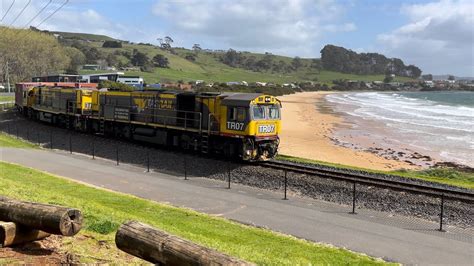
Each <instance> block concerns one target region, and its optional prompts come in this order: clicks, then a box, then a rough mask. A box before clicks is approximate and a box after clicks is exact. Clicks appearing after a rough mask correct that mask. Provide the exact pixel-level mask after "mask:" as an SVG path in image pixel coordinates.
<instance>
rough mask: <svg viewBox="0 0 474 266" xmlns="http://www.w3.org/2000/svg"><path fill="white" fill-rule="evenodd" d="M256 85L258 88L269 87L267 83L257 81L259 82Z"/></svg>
mask: <svg viewBox="0 0 474 266" xmlns="http://www.w3.org/2000/svg"><path fill="white" fill-rule="evenodd" d="M255 85H257V87H265V86H267V83H266V82H260V81H257V82H255Z"/></svg>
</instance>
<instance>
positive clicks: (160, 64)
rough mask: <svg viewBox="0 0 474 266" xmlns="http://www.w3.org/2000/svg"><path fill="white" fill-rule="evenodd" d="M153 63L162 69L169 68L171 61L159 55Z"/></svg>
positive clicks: (154, 58)
mask: <svg viewBox="0 0 474 266" xmlns="http://www.w3.org/2000/svg"><path fill="white" fill-rule="evenodd" d="M152 62H153V64H154V65H155V66H157V67H161V68H168V65H169V61H168V58H166V57H165V56H164V55H162V54H157V55H155V56H154V57H153V59H152Z"/></svg>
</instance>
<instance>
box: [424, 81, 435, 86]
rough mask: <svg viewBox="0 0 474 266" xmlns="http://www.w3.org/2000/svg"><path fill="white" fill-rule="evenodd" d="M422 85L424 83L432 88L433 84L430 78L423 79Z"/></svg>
mask: <svg viewBox="0 0 474 266" xmlns="http://www.w3.org/2000/svg"><path fill="white" fill-rule="evenodd" d="M423 85H425V86H427V87H430V88H433V87H434V85H435V84H434V82H433V81H432V80H425V81H423Z"/></svg>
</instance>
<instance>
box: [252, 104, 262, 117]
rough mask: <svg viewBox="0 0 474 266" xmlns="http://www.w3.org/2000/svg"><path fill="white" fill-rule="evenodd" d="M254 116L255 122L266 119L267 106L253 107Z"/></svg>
mask: <svg viewBox="0 0 474 266" xmlns="http://www.w3.org/2000/svg"><path fill="white" fill-rule="evenodd" d="M252 115H253V119H254V120H260V119H265V106H263V105H254V106H253V107H252Z"/></svg>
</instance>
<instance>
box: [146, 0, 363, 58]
mask: <svg viewBox="0 0 474 266" xmlns="http://www.w3.org/2000/svg"><path fill="white" fill-rule="evenodd" d="M152 13H153V14H154V15H156V16H158V17H159V18H160V19H164V20H166V21H167V23H168V24H169V26H170V31H171V32H172V33H173V35H176V34H181V35H182V36H183V37H184V36H186V38H187V39H189V38H190V37H193V38H194V39H195V40H196V42H200V41H198V40H207V42H208V43H207V44H208V45H212V44H213V43H218V44H219V47H221V48H222V47H226V46H227V47H231V48H234V49H243V50H246V49H248V50H257V51H261V50H265V51H271V52H275V51H278V52H283V53H285V54H292V53H293V54H295V55H296V54H299V55H302V53H303V54H304V53H312V55H315V54H319V49H318V50H314V49H313V46H315V45H316V44H319V43H318V41H319V40H320V39H321V36H322V35H323V34H324V33H326V32H340V31H353V30H355V29H356V26H355V25H354V24H353V23H347V22H346V23H341V22H339V19H340V16H341V14H343V13H344V7H343V6H341V5H339V4H338V3H336V2H335V1H332V0H319V1H314V0H313V1H312V0H278V1H268V0H241V1H227V0H188V1H158V2H157V3H156V4H155V5H154V6H153V8H152ZM175 39H176V38H175ZM201 44H203V43H202V42H201ZM205 45H206V44H204V45H203V46H205ZM317 48H319V46H318V47H317Z"/></svg>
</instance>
